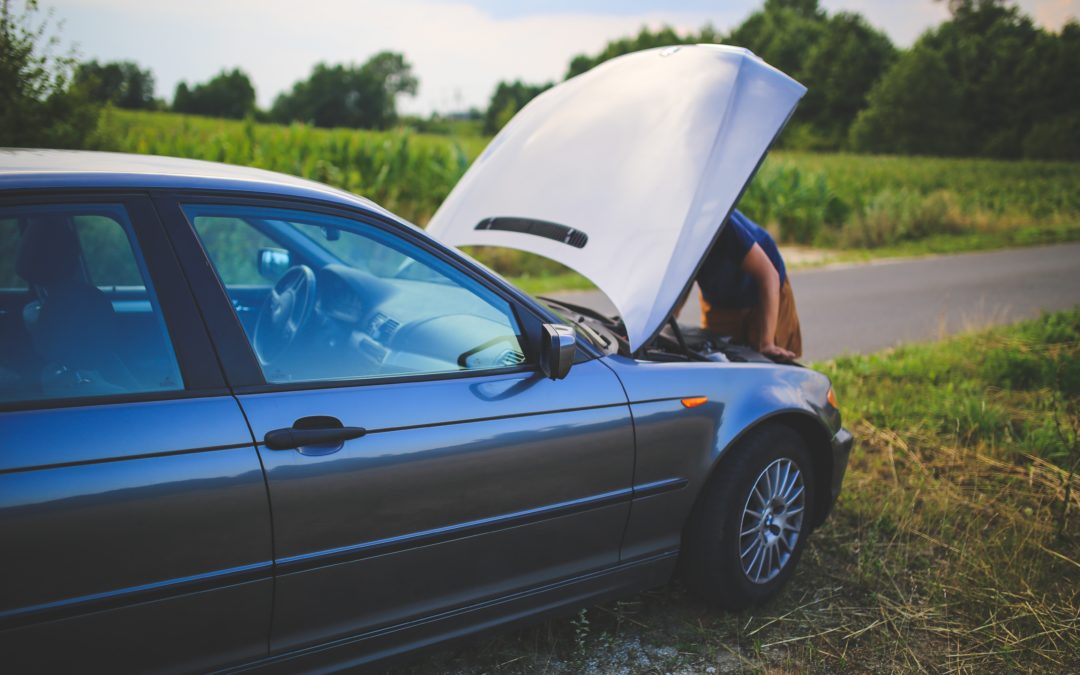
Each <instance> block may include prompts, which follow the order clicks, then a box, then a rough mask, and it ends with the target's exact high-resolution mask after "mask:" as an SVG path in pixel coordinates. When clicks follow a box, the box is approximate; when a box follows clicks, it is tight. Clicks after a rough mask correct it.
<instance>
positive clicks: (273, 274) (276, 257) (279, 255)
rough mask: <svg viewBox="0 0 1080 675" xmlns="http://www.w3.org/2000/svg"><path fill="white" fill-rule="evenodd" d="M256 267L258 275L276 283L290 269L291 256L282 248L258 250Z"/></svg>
mask: <svg viewBox="0 0 1080 675" xmlns="http://www.w3.org/2000/svg"><path fill="white" fill-rule="evenodd" d="M258 265H259V274H260V275H262V276H263V277H265V278H267V279H269V280H270V281H277V280H278V278H279V277H281V275H282V274H285V271H286V270H288V269H289V268H290V267H292V256H290V255H289V252H288V251H286V250H285V249H283V248H260V249H259V263H258Z"/></svg>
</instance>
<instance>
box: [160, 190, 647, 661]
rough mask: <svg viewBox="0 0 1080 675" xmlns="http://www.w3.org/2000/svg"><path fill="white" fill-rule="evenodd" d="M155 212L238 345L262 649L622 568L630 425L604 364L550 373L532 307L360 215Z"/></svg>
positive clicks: (230, 207) (206, 304) (226, 337)
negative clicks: (260, 523)
mask: <svg viewBox="0 0 1080 675" xmlns="http://www.w3.org/2000/svg"><path fill="white" fill-rule="evenodd" d="M160 208H161V210H162V213H170V214H171V215H170V216H166V220H167V222H168V223H169V224H170V227H175V231H174V230H170V232H171V233H172V234H173V236H174V241H175V240H179V239H181V238H182V237H183V236H185V231H186V236H191V235H192V234H193V233H194V234H195V235H196V236H197V237H198V239H199V240H201V243H202V246H203V247H204V248H205V251H206V253H207V254H208V257H209V261H210V262H211V263H212V266H213V267H214V269H216V271H217V278H218V279H220V281H221V284H222V285H221V286H219V287H218V288H217V289H214V290H213V292H208V293H207V294H206V295H205V296H200V297H199V301H200V303H201V304H202V305H203V309H204V311H205V312H206V314H207V316H208V317H214V321H215V323H220V324H221V326H222V327H221V328H220V329H219V328H215V329H212V330H214V332H215V338H216V339H218V340H220V341H225V342H226V343H228V342H229V341H232V344H231V345H229V344H226V345H225V346H224V347H223V349H224V351H231V352H234V353H237V354H239V353H240V352H242V351H243V350H245V349H246V350H247V351H248V353H249V359H250V367H248V368H247V369H246V370H242V369H239V368H237V369H235V370H234V371H231V372H230V373H229V378H230V381H232V383H233V385H234V389H235V391H236V392H237V396H238V398H239V400H240V402H241V404H242V406H243V408H244V412H245V413H246V415H247V417H248V420H249V422H250V424H251V427H252V430H253V432H254V434H255V437H256V439H257V440H258V442H259V452H260V454H261V456H262V459H263V463H264V466H265V468H266V475H267V480H268V484H269V489H270V498H271V504H272V508H273V513H274V539H275V551H276V565H277V586H276V594H275V610H274V624H273V630H272V636H271V649H272V651H286V650H290V649H295V648H298V647H301V646H303V645H309V644H315V643H318V642H322V641H325V640H328V639H334V638H342V637H346V636H355V635H360V634H362V633H364V632H365V631H370V630H372V629H377V628H384V627H391V626H394V625H399V624H402V623H403V622H406V621H410V620H413V619H419V618H422V617H425V616H430V615H433V614H435V613H436V612H441V611H446V610H450V609H464V608H468V607H470V606H472V605H475V604H476V603H479V602H480V601H486V600H490V599H495V598H498V597H500V596H504V595H506V594H509V593H510V592H512V591H519V590H522V589H534V588H539V587H541V586H542V585H544V584H547V583H550V582H553V581H555V580H562V579H569V578H573V577H575V576H576V575H582V574H585V573H587V572H590V571H594V570H599V569H604V568H605V567H610V566H613V565H615V564H616V563H618V561H619V545H620V540H621V537H622V532H623V528H624V526H625V523H626V519H627V515H628V512H629V499H630V495H631V479H632V472H633V457H634V446H633V443H634V441H633V430H632V425H631V422H630V415H629V410H628V407H627V404H626V397H625V395H624V393H623V391H622V387H621V385H620V384H619V382H618V380H617V378H616V377H615V376H614V374H613V373H612V372H611V370H610V369H608V368H607V367H606V366H605V365H604V364H602V363H601V362H600V361H599V359H584V360H582V362H580V363H578V364H576V365H574V367H573V368H572V369H571V370H570V373H569V376H568V377H567V378H566V379H565V380H561V381H553V380H550V379H548V378H546V377H544V376H543V375H542V374H541V373H540V372H539V369H538V368H537V366H536V357H535V354H534V353H533V351H534V350H533V348H532V347H531V346H530V342H529V341H530V337H529V336H530V333H531V332H536V331H538V330H539V325H540V321H539V319H538V318H537V317H536V316H534V315H531V314H529V312H528V311H526V310H525V309H524V308H523V307H522V306H521V305H519V304H518V303H517V302H515V301H514V299H513V298H511V297H508V296H507V295H505V294H504V292H502V291H499V290H498V289H497V288H496V287H495V284H491V283H490V282H487V281H484V280H482V279H481V278H479V277H478V276H475V275H474V273H473V272H471V271H470V270H467V269H465V268H463V267H461V266H460V262H456V261H454V260H452V259H451V257H450V256H448V255H447V254H446V253H445V252H441V251H439V250H437V249H436V248H434V247H432V246H431V245H430V244H429V243H427V242H426V241H425V240H424V238H423V237H421V236H419V235H417V234H416V233H413V232H411V231H409V230H407V229H406V228H404V227H401V226H399V225H396V224H394V223H390V222H385V221H381V220H380V219H379V218H378V217H376V216H374V215H369V216H361V215H359V214H356V213H354V212H336V211H332V210H325V209H319V208H316V207H315V206H313V205H312V206H309V207H305V208H299V207H297V206H296V205H295V203H293V204H285V203H283V204H281V205H273V204H271V203H266V202H262V203H259V202H239V201H235V202H234V201H230V200H222V199H216V200H215V199H212V198H199V197H187V198H181V201H180V203H179V204H176V205H173V206H171V207H170V206H167V205H164V204H162V205H161V207H160ZM170 208H171V209H172V210H171V211H170ZM181 257H182V258H183V257H184V254H183V253H181ZM286 260H287V262H286ZM184 262H185V265H186V266H190V267H191V268H192V269H198V268H200V267H201V268H205V267H206V258H203V259H202V260H201V261H200V260H199V259H198V258H197V256H193V258H192V259H191V260H185V261H184ZM257 275H264V278H263V280H262V293H261V296H260V294H259V293H257V292H254V291H253V290H252V286H253V285H257V283H255V282H257V281H258V276H257ZM216 281H217V280H215V282H216ZM222 287H223V289H224V290H225V291H226V293H227V295H228V300H226V295H225V294H222V293H221V290H222ZM208 290H209V289H208ZM198 292H199V291H197V293H198ZM215 304H217V305H220V306H219V307H217V308H215V307H214V306H213V305H215ZM230 326H231V328H230ZM237 342H238V343H239V344H236V343H237ZM231 363H235V362H231ZM341 428H344V429H342V433H341V434H339V435H337V436H335V435H334V433H333V430H334V429H341ZM348 428H355V429H354V430H353V431H351V432H350V431H349V429H348ZM359 428H362V429H363V430H364V432H365V433H364V434H363V435H362V436H359V437H357V435H358V434H359V433H361V432H360V430H359ZM309 432H314V433H316V434H325V433H326V432H331V433H330V434H329V436H326V439H327V440H325V441H318V440H309V441H304V440H302V438H303V436H304V434H307V433H309ZM289 434H295V438H294V440H293V441H292V442H290V441H289V440H288V435H289ZM275 437H276V438H277V439H278V440H279V441H280V439H282V438H285V440H284V441H281V442H277V443H276V442H272V439H273V438H275ZM309 438H310V437H309Z"/></svg>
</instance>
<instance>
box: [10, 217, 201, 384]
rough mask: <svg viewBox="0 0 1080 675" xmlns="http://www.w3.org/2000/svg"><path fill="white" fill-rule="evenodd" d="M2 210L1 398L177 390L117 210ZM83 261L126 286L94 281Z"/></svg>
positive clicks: (167, 349)
mask: <svg viewBox="0 0 1080 675" xmlns="http://www.w3.org/2000/svg"><path fill="white" fill-rule="evenodd" d="M7 211H8V212H7V213H3V214H2V216H0V252H2V255H3V260H4V262H3V267H0V401H13V400H34V399H48V398H78V397H83V396H102V395H109V394H124V393H133V392H147V391H160V390H168V389H179V388H181V387H182V380H181V376H180V373H179V369H178V368H177V365H176V360H175V358H174V357H173V354H172V349H171V345H170V344H169V341H168V337H167V334H166V332H165V329H164V323H163V321H162V318H161V314H160V311H158V309H157V307H156V299H155V298H153V297H152V292H151V291H148V289H147V285H146V283H145V280H144V278H145V277H144V275H143V274H142V273H141V270H140V266H141V265H140V261H139V260H138V258H137V256H136V254H135V251H134V249H133V248H132V246H131V242H130V239H129V237H130V229H129V228H128V227H126V223H125V224H121V223H123V222H124V220H125V219H124V217H123V215H122V213H121V212H118V210H116V209H110V208H106V209H104V210H97V209H96V208H95V210H85V209H84V210H65V209H28V210H26V211H24V212H22V213H19V212H18V211H11V210H7ZM91 257H93V258H95V260H94V261H93V262H97V263H100V264H99V265H97V267H99V268H102V266H104V267H107V268H113V269H116V270H117V271H119V272H121V273H126V277H127V278H125V279H123V281H124V282H125V283H123V284H122V285H121V284H117V283H111V284H110V283H107V282H108V281H109V280H106V279H101V280H98V279H93V278H92V277H91V269H92V268H93V267H95V265H94V264H92V263H91V260H90V258H91ZM118 259H119V260H120V261H121V263H122V264H120V265H117V264H116V262H117V260H118ZM112 281H118V280H115V279H114V280H112ZM101 282H106V283H101Z"/></svg>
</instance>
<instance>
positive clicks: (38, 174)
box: [0, 148, 401, 221]
mask: <svg viewBox="0 0 1080 675" xmlns="http://www.w3.org/2000/svg"><path fill="white" fill-rule="evenodd" d="M41 188H68V189H78V188H86V189H107V188H108V189H165V190H220V191H229V192H236V191H239V192H257V193H260V194H270V195H279V196H287V197H300V198H308V199H318V200H320V201H324V202H325V201H328V202H333V203H337V204H341V205H345V206H353V207H356V206H359V207H362V208H366V209H370V210H375V211H378V212H380V213H382V214H385V215H389V216H391V217H393V218H394V219H395V220H399V221H400V220H401V219H400V218H398V217H397V216H394V215H393V214H391V213H390V212H388V211H387V210H386V209H384V208H382V207H381V206H379V205H378V204H376V203H375V202H373V201H371V200H370V199H365V198H363V197H360V196H358V195H354V194H352V193H350V192H346V191H344V190H339V189H337V188H332V187H330V186H328V185H323V184H322V183H316V182H315V181H310V180H304V179H303V178H297V177H296V176H289V175H286V174H283V173H276V172H273V171H266V170H263V169H253V168H251V167H246V166H235V165H232V164H220V163H218V162H206V161H202V160H197V159H180V158H177V157H160V156H157V155H133V154H124V153H119V152H89V151H84V150H31V149H12V148H0V191H7V190H20V189H21V190H25V189H41Z"/></svg>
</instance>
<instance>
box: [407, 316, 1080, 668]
mask: <svg viewBox="0 0 1080 675" xmlns="http://www.w3.org/2000/svg"><path fill="white" fill-rule="evenodd" d="M817 367H818V368H819V369H820V370H822V371H824V372H826V373H827V374H829V376H830V377H832V378H833V381H834V383H835V386H836V389H837V391H838V392H839V393H840V397H841V398H840V403H841V406H842V408H843V410H844V412H845V416H846V424H847V425H848V426H849V427H851V428H852V429H853V430H854V431H855V433H856V437H857V444H856V448H855V451H854V453H853V455H852V458H851V463H850V466H849V469H848V475H847V479H846V481H845V485H844V490H843V493H842V494H841V497H840V500H839V502H838V503H837V505H836V508H835V510H834V512H833V514H832V516H831V517H830V519H829V521H828V522H827V523H826V524H825V525H824V526H823V527H822V528H820V529H819V530H818V531H817V532H815V533H814V536H813V537H812V538H811V539H810V542H809V546H808V548H807V551H806V555H805V556H804V558H803V560H802V564H801V566H800V568H799V570H798V571H797V574H796V575H795V577H794V579H793V580H792V583H791V584H789V585H788V587H787V588H786V589H785V590H784V592H783V593H782V594H781V595H780V596H779V597H778V598H777V599H775V600H774V601H773V602H771V603H770V604H768V605H766V606H764V607H760V608H757V609H755V610H752V611H747V612H742V613H738V614H734V613H724V612H720V611H716V610H712V609H710V608H708V607H704V606H702V605H701V604H699V603H698V602H696V601H695V600H694V599H693V598H691V597H688V595H687V593H686V591H684V589H683V588H682V587H681V586H680V585H679V584H678V582H674V583H672V584H670V585H669V586H667V587H665V588H662V589H658V590H655V591H650V592H647V593H642V594H639V595H637V596H634V597H631V598H628V599H627V600H625V601H621V602H615V603H609V604H606V605H602V606H598V607H593V608H590V609H588V610H585V611H583V612H581V613H579V614H578V615H576V616H574V617H569V618H564V619H557V620H551V621H547V622H544V623H542V624H539V625H537V626H536V627H533V628H529V629H525V630H519V631H516V632H512V633H507V634H505V635H495V636H491V637H485V638H480V639H476V640H473V641H471V642H468V643H465V644H463V645H462V646H460V647H459V648H457V649H455V650H453V651H444V652H441V653H438V654H435V655H433V656H431V657H429V658H428V659H427V661H426V663H424V664H416V665H415V666H413V668H412V669H411V670H412V671H413V672H415V671H417V670H419V671H420V672H446V671H452V672H466V673H481V672H483V673H488V672H498V673H518V672H520V673H534V672H575V673H576V672H592V673H614V672H621V673H652V672H694V673H701V672H705V673H712V672H729V671H773V672H789V671H791V672H794V671H799V672H806V671H818V672H824V671H828V672H868V671H875V672H878V671H896V670H902V671H932V672H951V671H963V672H979V671H982V672H985V671H990V672H1012V671H1025V672H1027V671H1043V672H1067V671H1070V670H1074V669H1075V667H1076V664H1077V663H1080V517H1078V511H1077V510H1078V509H1080V480H1078V479H1077V478H1076V477H1075V476H1071V477H1070V475H1069V472H1068V467H1070V466H1075V463H1076V462H1077V460H1078V458H1080V454H1078V453H1080V448H1078V445H1077V430H1078V425H1080V310H1074V311H1071V312H1063V313H1057V314H1050V315H1046V316H1044V317H1043V318H1041V319H1039V320H1036V321H1032V322H1027V323H1023V324H1017V325H1014V326H1010V327H1004V328H998V329H994V330H991V331H988V332H984V333H979V334H976V335H968V336H962V337H959V338H955V339H953V340H950V341H947V342H944V343H940V344H933V345H919V346H909V347H903V348H900V349H896V350H889V351H885V352H881V353H878V354H874V355H869V356H848V357H843V358H840V359H837V360H836V361H833V362H827V363H823V364H818V365H817ZM1065 505H1069V512H1068V513H1067V514H1066V512H1065V511H1064V507H1065Z"/></svg>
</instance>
